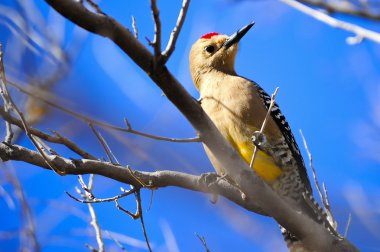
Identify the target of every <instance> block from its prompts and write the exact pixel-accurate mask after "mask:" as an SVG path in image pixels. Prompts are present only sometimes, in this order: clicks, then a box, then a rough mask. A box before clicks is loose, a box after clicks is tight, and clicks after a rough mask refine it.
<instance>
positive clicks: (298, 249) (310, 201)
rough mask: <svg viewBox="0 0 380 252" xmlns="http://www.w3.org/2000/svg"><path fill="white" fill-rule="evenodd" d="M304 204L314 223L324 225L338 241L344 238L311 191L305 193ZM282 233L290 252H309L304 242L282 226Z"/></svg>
mask: <svg viewBox="0 0 380 252" xmlns="http://www.w3.org/2000/svg"><path fill="white" fill-rule="evenodd" d="M303 197H304V202H305V203H306V204H305V207H306V208H307V209H306V212H307V213H306V214H308V215H309V216H310V217H311V218H312V219H313V220H314V221H316V222H317V223H320V224H321V225H323V226H324V227H325V228H326V229H327V230H328V231H329V232H330V233H331V234H332V235H333V236H335V237H336V239H338V240H340V239H343V237H342V236H341V235H340V234H339V233H338V231H337V230H336V225H335V223H334V221H333V220H331V218H329V217H328V215H327V214H326V212H325V211H324V210H323V209H322V208H321V207H320V206H319V204H318V202H317V201H316V200H315V199H314V197H313V195H312V194H311V193H310V192H309V191H305V192H304V193H303ZM280 229H281V233H282V235H283V237H284V240H285V242H286V246H287V247H288V249H289V251H290V252H309V250H308V249H306V248H305V247H304V246H303V244H302V242H301V241H300V240H299V239H298V238H297V237H296V236H295V235H293V234H292V233H290V232H289V231H288V230H286V229H285V228H284V227H282V226H280Z"/></svg>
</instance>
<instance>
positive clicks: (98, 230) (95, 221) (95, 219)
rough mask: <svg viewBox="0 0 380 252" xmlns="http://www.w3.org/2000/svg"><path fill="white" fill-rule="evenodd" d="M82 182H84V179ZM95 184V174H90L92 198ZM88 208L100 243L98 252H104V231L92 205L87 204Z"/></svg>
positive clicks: (97, 240)
mask: <svg viewBox="0 0 380 252" xmlns="http://www.w3.org/2000/svg"><path fill="white" fill-rule="evenodd" d="M79 177H80V178H82V176H79ZM82 181H83V178H82ZM93 183H94V174H90V179H89V182H88V190H89V191H90V192H91V194H90V197H91V196H93V194H92V187H93ZM90 199H91V198H90ZM87 207H88V211H89V212H90V216H91V222H90V224H91V226H92V227H93V228H94V230H95V237H96V242H97V243H98V248H99V249H98V251H99V252H104V241H103V237H102V230H101V228H100V226H99V222H98V217H97V215H96V212H95V209H94V207H93V205H92V204H91V203H90V204H87Z"/></svg>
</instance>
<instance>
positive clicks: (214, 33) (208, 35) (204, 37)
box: [201, 32, 219, 39]
mask: <svg viewBox="0 0 380 252" xmlns="http://www.w3.org/2000/svg"><path fill="white" fill-rule="evenodd" d="M216 35H219V33H217V32H210V33H207V34H205V35H203V36H202V37H201V39H202V38H203V39H210V38H212V37H214V36H216Z"/></svg>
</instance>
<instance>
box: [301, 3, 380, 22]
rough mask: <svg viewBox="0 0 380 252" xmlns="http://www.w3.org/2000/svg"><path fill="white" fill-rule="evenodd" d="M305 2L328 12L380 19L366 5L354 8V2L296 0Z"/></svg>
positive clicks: (379, 16)
mask: <svg viewBox="0 0 380 252" xmlns="http://www.w3.org/2000/svg"><path fill="white" fill-rule="evenodd" d="M297 1H298V2H302V3H305V4H309V5H313V6H316V7H318V8H322V9H324V10H326V11H327V12H329V13H343V14H347V15H351V16H357V17H362V18H367V19H371V20H375V21H380V14H378V13H372V12H371V11H370V9H369V8H368V6H362V8H360V9H359V8H355V7H354V4H351V3H350V2H349V1H340V2H341V3H339V1H338V2H337V1H326V0H297ZM359 2H360V1H359Z"/></svg>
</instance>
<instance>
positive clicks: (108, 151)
mask: <svg viewBox="0 0 380 252" xmlns="http://www.w3.org/2000/svg"><path fill="white" fill-rule="evenodd" d="M88 125H89V126H90V128H91V130H92V132H93V133H94V134H95V136H96V138H97V139H98V140H99V142H100V144H101V145H102V147H103V149H104V152H105V153H106V155H107V157H108V160H109V161H110V162H111V163H113V161H115V163H116V164H119V161H118V160H117V158H116V157H115V155H114V154H113V153H112V150H111V148H110V147H109V145H108V144H107V142H106V140H105V139H104V138H103V136H102V135H101V134H100V132H98V131H97V130H96V129H95V127H94V126H93V125H92V123H89V124H88Z"/></svg>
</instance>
